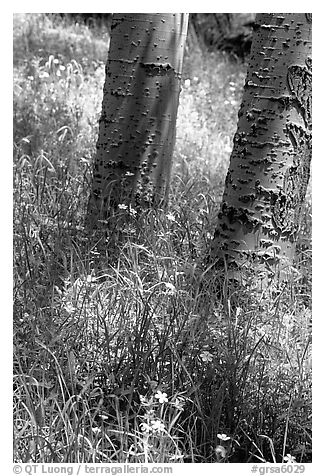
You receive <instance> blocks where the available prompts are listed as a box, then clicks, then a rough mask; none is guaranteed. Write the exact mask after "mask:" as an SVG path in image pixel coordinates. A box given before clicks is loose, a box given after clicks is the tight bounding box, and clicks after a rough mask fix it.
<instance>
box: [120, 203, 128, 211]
mask: <svg viewBox="0 0 325 476" xmlns="http://www.w3.org/2000/svg"><path fill="white" fill-rule="evenodd" d="M118 208H119V209H120V210H127V208H128V207H127V205H125V204H124V203H119V205H118Z"/></svg>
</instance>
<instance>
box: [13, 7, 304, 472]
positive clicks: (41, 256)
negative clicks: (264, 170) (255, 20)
mask: <svg viewBox="0 0 325 476" xmlns="http://www.w3.org/2000/svg"><path fill="white" fill-rule="evenodd" d="M108 42H109V36H108V32H107V31H106V30H105V28H104V27H101V28H100V27H97V28H91V29H90V28H88V27H87V26H85V25H81V24H80V25H75V24H73V23H69V22H67V21H63V20H62V19H57V18H54V17H52V18H51V17H46V16H44V15H42V14H28V15H26V14H17V15H15V20H14V411H13V414H14V459H15V461H16V462H66V463H67V462H95V463H96V462H103V463H122V462H129V463H140V462H141V463H146V462H156V463H170V462H180V463H182V462H204V463H205V462H218V461H219V462H228V461H230V462H236V461H242V462H249V461H260V462H265V461H268V462H275V461H276V462H293V461H297V462H310V461H311V200H310V193H309V195H308V197H307V201H306V206H305V210H304V217H303V226H302V231H301V236H300V237H299V242H298V252H297V258H296V263H295V268H294V272H293V273H292V277H291V279H289V280H288V281H286V282H284V283H283V285H282V287H281V289H280V290H279V288H278V287H275V288H276V289H277V292H275V291H274V289H275V288H272V287H270V288H268V289H267V290H266V291H263V292H260V291H259V290H257V289H254V288H250V287H249V286H248V287H247V292H243V290H241V291H240V292H238V290H237V289H236V288H235V287H233V286H232V284H231V283H230V282H228V279H227V274H226V273H225V272H223V273H219V274H218V273H216V274H215V276H213V278H211V276H210V277H209V279H206V275H205V271H204V266H203V263H204V258H205V256H206V252H207V249H208V246H209V243H210V240H211V238H212V236H213V232H214V228H215V225H216V217H217V213H218V207H219V203H220V200H221V196H222V192H223V184H224V179H225V175H226V171H227V167H228V162H229V156H230V153H231V150H232V138H233V135H234V132H235V129H236V122H237V113H238V109H239V106H240V101H241V95H242V88H243V84H244V80H245V65H244V64H243V63H241V62H239V61H235V60H234V59H229V58H228V57H226V56H224V55H222V54H217V53H204V52H200V51H196V50H195V49H194V48H193V49H192V50H190V48H188V49H187V51H186V55H185V63H184V73H183V80H182V82H183V89H182V92H181V96H180V106H179V115H178V122H177V142H176V150H175V165H174V170H173V179H172V184H171V197H170V204H169V208H168V211H164V210H151V211H146V212H144V213H143V214H142V215H141V216H136V215H135V213H134V212H133V211H132V209H130V217H129V220H128V221H127V224H125V222H123V223H121V224H119V223H117V225H116V230H115V234H114V237H115V243H114V247H113V246H111V244H112V239H113V237H112V236H111V235H110V234H109V233H108V234H106V236H105V240H106V243H105V242H103V237H99V236H97V235H94V236H92V237H89V236H88V234H87V231H86V230H85V229H84V219H85V213H86V207H87V199H88V196H89V191H90V183H91V168H92V159H93V157H94V153H95V145H96V139H97V131H98V118H99V114H100V110H101V98H102V88H103V81H104V74H105V71H104V68H105V61H106V57H107V50H108ZM116 236H118V237H120V238H121V239H120V240H119V239H118V240H116Z"/></svg>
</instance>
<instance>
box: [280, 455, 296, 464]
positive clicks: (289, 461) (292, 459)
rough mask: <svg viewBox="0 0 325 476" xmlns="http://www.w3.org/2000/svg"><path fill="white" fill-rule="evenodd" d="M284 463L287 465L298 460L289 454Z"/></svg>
mask: <svg viewBox="0 0 325 476" xmlns="http://www.w3.org/2000/svg"><path fill="white" fill-rule="evenodd" d="M283 461H285V462H286V463H295V462H296V458H295V457H294V456H291V455H290V454H289V453H288V454H287V455H286V456H285V457H284V458H283Z"/></svg>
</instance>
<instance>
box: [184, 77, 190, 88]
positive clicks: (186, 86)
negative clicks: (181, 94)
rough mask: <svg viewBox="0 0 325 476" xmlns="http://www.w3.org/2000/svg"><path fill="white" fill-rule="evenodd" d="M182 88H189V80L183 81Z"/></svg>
mask: <svg viewBox="0 0 325 476" xmlns="http://www.w3.org/2000/svg"><path fill="white" fill-rule="evenodd" d="M184 86H185V88H189V87H190V86H191V80H190V79H185V81H184Z"/></svg>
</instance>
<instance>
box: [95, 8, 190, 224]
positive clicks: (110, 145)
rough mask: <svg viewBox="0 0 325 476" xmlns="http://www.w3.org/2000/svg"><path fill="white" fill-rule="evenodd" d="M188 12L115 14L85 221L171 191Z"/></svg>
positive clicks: (162, 198)
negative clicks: (119, 206) (119, 207)
mask: <svg viewBox="0 0 325 476" xmlns="http://www.w3.org/2000/svg"><path fill="white" fill-rule="evenodd" d="M187 23H188V15H187V14H178V13H176V14H172V13H167V14H160V13H155V14H142V13H136V14H124V13H120V14H114V16H113V21H112V28H111V31H112V34H111V43H110V49H109V54H108V60H107V65H106V80H105V85H104V93H103V103H102V115H101V118H100V122H99V136H98V142H97V155H96V159H95V164H94V172H93V186H92V191H91V196H90V200H89V206H88V222H89V223H90V224H92V225H95V223H96V222H97V220H98V219H106V218H108V217H109V216H111V215H112V214H113V213H114V210H116V208H117V206H118V205H119V204H126V205H130V204H132V205H133V206H140V207H144V206H146V205H148V204H152V203H155V204H159V205H160V204H163V203H164V202H165V201H166V199H167V196H168V190H169V182H170V173H171V166H172V154H173V148H174V143H175V126H176V116H177V109H178V100H179V93H180V89H181V71H182V62H183V52H184V46H185V40H186V33H187Z"/></svg>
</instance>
